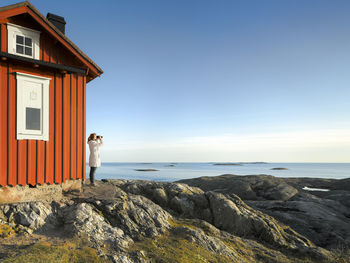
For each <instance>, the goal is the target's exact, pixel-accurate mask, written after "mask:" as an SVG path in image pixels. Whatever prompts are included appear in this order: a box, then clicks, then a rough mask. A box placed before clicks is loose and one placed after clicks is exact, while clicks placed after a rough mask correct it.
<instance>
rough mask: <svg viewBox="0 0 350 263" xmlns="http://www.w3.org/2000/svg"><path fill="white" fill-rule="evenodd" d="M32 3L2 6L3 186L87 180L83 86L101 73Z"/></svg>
mask: <svg viewBox="0 0 350 263" xmlns="http://www.w3.org/2000/svg"><path fill="white" fill-rule="evenodd" d="M64 29H65V21H64V19H63V18H62V17H59V16H56V15H52V14H48V16H47V18H46V17H44V16H43V15H42V14H40V12H39V11H38V10H36V9H35V8H34V6H33V5H32V4H30V3H29V2H27V1H26V2H22V3H19V4H15V5H11V6H6V7H1V8H0V186H15V185H32V186H34V185H37V184H40V185H41V184H54V183H57V184H60V183H63V182H65V181H66V180H75V179H85V145H86V141H85V137H86V134H85V127H86V83H87V82H89V81H91V80H92V79H94V78H96V77H97V76H99V75H101V74H102V73H103V71H102V70H101V69H100V68H99V67H98V66H97V65H96V64H95V63H94V62H93V61H92V60H91V59H90V58H89V57H88V56H86V55H85V54H84V53H83V52H82V51H81V50H80V49H79V48H78V47H77V46H76V45H74V44H73V43H72V42H71V41H70V40H69V39H68V38H67V37H66V36H65V34H64Z"/></svg>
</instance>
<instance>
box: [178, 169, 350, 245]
mask: <svg viewBox="0 0 350 263" xmlns="http://www.w3.org/2000/svg"><path fill="white" fill-rule="evenodd" d="M181 182H183V183H187V184H188V185H191V186H196V187H199V188H201V189H203V190H204V191H215V192H219V193H225V194H236V195H238V196H240V197H241V198H242V199H243V200H244V201H245V202H246V203H247V204H248V205H250V206H251V207H252V208H254V209H257V210H259V211H261V212H263V213H264V214H268V215H270V216H272V217H273V218H275V219H277V220H278V222H281V223H283V224H285V225H288V226H290V227H291V228H292V229H294V230H295V231H297V232H298V233H302V234H303V236H305V237H306V238H307V239H308V240H310V241H312V242H313V243H314V244H316V245H318V246H321V247H324V248H332V249H334V248H339V247H350V238H349V237H350V212H349V211H350V210H349V209H350V201H349V200H350V199H349V197H350V184H349V182H350V181H349V179H343V180H334V179H318V178H277V177H273V176H268V175H251V176H237V175H222V176H217V177H201V178H195V179H190V180H182V181H181ZM305 186H306V187H310V188H316V189H317V188H320V189H329V191H327V192H325V191H305V190H303V189H304V187H305Z"/></svg>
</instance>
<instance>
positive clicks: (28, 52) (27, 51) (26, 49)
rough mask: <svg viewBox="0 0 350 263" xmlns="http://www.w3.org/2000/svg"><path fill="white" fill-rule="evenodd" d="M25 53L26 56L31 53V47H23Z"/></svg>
mask: <svg viewBox="0 0 350 263" xmlns="http://www.w3.org/2000/svg"><path fill="white" fill-rule="evenodd" d="M25 54H26V55H28V56H31V55H32V48H31V47H25Z"/></svg>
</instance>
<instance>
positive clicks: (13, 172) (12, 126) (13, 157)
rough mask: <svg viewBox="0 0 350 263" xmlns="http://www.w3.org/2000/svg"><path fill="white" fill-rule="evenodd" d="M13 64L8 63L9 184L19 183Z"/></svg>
mask: <svg viewBox="0 0 350 263" xmlns="http://www.w3.org/2000/svg"><path fill="white" fill-rule="evenodd" d="M11 71H12V69H11V66H10V65H9V64H8V72H9V74H7V85H8V91H9V96H8V98H9V101H8V103H9V107H8V128H9V129H8V131H9V132H8V136H7V138H8V147H9V148H8V153H9V155H8V157H9V159H8V166H9V169H8V184H9V185H11V186H15V185H16V184H17V140H16V86H15V76H14V75H13V74H12V72H11Z"/></svg>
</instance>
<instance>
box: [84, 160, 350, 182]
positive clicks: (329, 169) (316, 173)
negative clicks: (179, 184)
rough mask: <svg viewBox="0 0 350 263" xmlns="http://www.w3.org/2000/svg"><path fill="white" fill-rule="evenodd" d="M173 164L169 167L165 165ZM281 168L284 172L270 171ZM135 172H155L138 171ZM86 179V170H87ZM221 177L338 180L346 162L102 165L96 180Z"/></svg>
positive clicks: (347, 172)
mask: <svg viewBox="0 0 350 263" xmlns="http://www.w3.org/2000/svg"><path fill="white" fill-rule="evenodd" d="M170 164H173V165H174V166H173V167H169V166H168V165H170ZM275 167H284V168H288V170H270V169H271V168H275ZM135 169H156V170H158V171H152V172H140V171H135ZM86 171H87V178H88V173H89V171H90V170H89V167H87V170H86ZM221 174H237V175H251V174H269V175H274V176H278V177H318V178H335V179H342V178H348V177H350V163H266V164H243V165H241V166H218V165H213V163H103V164H102V166H101V167H100V168H98V169H97V172H96V178H97V179H104V178H106V179H142V180H154V181H169V182H171V181H177V180H181V179H188V178H195V177H201V176H217V175H221Z"/></svg>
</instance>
